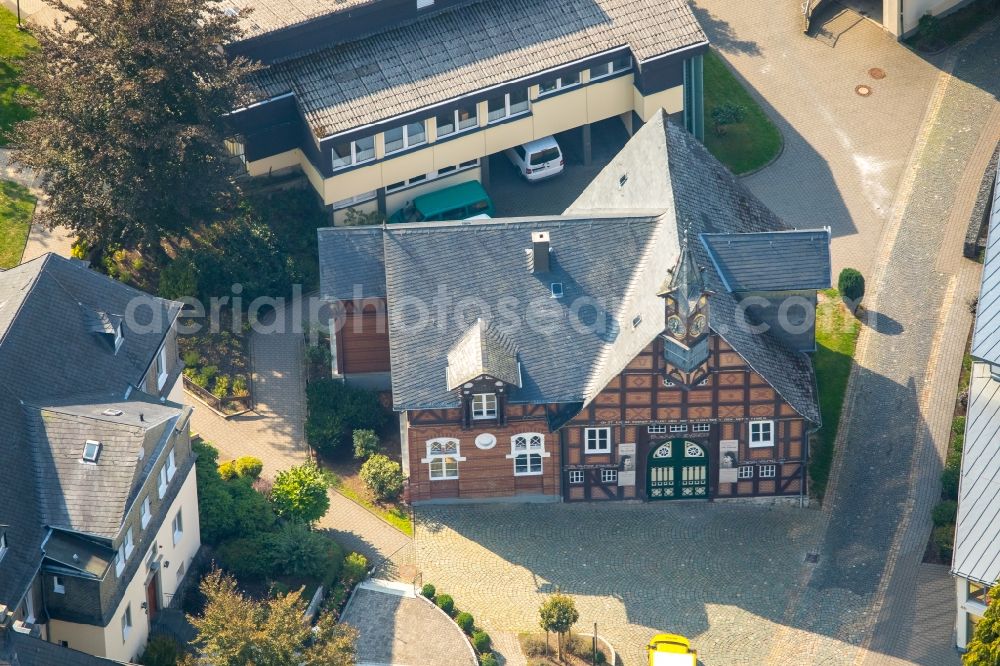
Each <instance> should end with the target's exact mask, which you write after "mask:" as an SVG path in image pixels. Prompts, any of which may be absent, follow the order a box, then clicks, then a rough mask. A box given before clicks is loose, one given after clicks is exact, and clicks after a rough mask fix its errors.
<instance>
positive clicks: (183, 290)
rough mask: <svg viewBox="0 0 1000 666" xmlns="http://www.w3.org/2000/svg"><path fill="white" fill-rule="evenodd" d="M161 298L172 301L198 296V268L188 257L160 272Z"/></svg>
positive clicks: (168, 265) (174, 262) (172, 263)
mask: <svg viewBox="0 0 1000 666" xmlns="http://www.w3.org/2000/svg"><path fill="white" fill-rule="evenodd" d="M159 291H160V296H162V297H163V298H169V299H170V300H174V301H176V300H178V299H181V298H194V297H195V296H197V295H198V268H197V266H195V265H194V262H193V261H191V258H190V257H189V256H187V255H181V256H179V257H177V258H176V259H174V260H173V261H171V262H170V263H169V264H167V265H166V266H164V267H163V268H162V269H161V270H160V289H159Z"/></svg>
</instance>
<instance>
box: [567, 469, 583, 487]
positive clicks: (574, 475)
mask: <svg viewBox="0 0 1000 666" xmlns="http://www.w3.org/2000/svg"><path fill="white" fill-rule="evenodd" d="M583 478H584V474H583V470H582V469H571V470H570V471H569V482H570V483H572V484H574V485H576V484H579V483H583Z"/></svg>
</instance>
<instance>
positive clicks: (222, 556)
mask: <svg viewBox="0 0 1000 666" xmlns="http://www.w3.org/2000/svg"><path fill="white" fill-rule="evenodd" d="M267 536H269V535H266V534H258V535H255V536H252V537H246V538H243V539H232V540H230V541H226V542H224V543H222V544H221V545H219V547H218V548H217V549H216V551H215V558H216V561H217V562H218V564H219V567H220V568H222V569H225V570H226V571H228V572H229V573H231V574H233V575H234V576H236V577H237V578H239V579H240V580H263V579H264V578H267V577H268V576H270V575H271V572H272V571H273V569H272V566H271V558H270V556H269V555H270V554H269V553H268V552H267V550H266V549H267V546H268V543H267V540H266V537H267Z"/></svg>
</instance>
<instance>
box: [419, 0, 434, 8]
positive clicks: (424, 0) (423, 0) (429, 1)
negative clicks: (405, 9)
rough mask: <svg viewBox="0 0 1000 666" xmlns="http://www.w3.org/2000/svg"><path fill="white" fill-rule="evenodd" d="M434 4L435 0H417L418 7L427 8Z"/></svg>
mask: <svg viewBox="0 0 1000 666" xmlns="http://www.w3.org/2000/svg"><path fill="white" fill-rule="evenodd" d="M433 6H434V0H417V9H427V8H428V7H433Z"/></svg>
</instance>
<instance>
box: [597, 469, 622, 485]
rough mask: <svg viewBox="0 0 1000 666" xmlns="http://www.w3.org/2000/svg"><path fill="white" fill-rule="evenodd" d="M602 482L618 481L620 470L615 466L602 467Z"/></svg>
mask: <svg viewBox="0 0 1000 666" xmlns="http://www.w3.org/2000/svg"><path fill="white" fill-rule="evenodd" d="M601 483H618V470H617V469H615V468H614V467H605V468H603V469H601Z"/></svg>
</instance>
